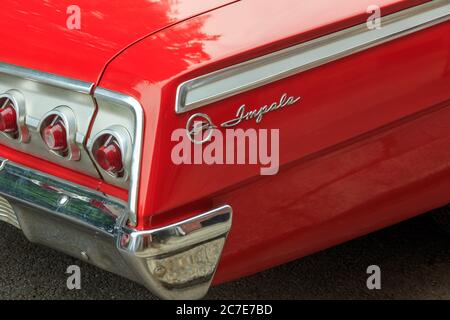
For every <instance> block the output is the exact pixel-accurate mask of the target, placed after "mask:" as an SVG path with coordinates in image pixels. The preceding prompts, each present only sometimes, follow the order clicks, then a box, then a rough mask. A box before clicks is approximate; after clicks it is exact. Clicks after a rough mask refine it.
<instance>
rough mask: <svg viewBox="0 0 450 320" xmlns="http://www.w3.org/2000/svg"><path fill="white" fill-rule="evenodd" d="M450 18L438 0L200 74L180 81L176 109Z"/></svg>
mask: <svg viewBox="0 0 450 320" xmlns="http://www.w3.org/2000/svg"><path fill="white" fill-rule="evenodd" d="M449 18H450V3H449V1H448V0H434V1H431V2H428V3H425V4H423V5H419V6H416V7H413V8H410V9H406V10H403V11H400V12H397V13H394V14H391V15H388V16H384V17H382V28H381V29H374V30H370V29H368V28H367V25H366V23H363V24H360V25H357V26H355V27H352V28H349V29H346V30H343V31H339V32H336V33H333V34H330V35H327V36H324V37H321V38H318V39H315V40H312V41H309V42H306V43H302V44H300V45H297V46H294V47H290V48H287V49H284V50H281V51H278V52H275V53H272V54H269V55H266V56H263V57H260V58H257V59H254V60H250V61H247V62H244V63H241V64H238V65H235V66H231V67H228V68H225V69H222V70H219V71H216V72H213V73H210V74H207V75H203V76H200V77H198V78H195V79H192V80H189V81H186V82H184V83H182V84H181V85H180V86H179V87H178V89H177V95H176V102H175V112H176V113H183V112H187V111H190V110H193V109H196V108H200V107H202V106H205V105H208V104H210V103H213V102H217V101H220V100H223V99H225V98H228V97H231V96H234V95H236V94H239V93H241V92H245V91H248V90H251V89H255V88H257V87H260V86H263V85H266V84H269V83H272V82H275V81H278V80H281V79H283V78H286V77H289V76H292V75H295V74H297V73H300V72H303V71H306V70H309V69H312V68H316V67H319V66H321V65H324V64H326V63H329V62H332V61H335V60H337V59H341V58H344V57H346V56H349V55H351V54H354V53H357V52H360V51H363V50H366V49H369V48H372V47H374V46H377V45H380V44H383V43H385V42H388V41H391V40H394V39H397V38H399V37H402V36H405V35H408V34H410V33H412V32H416V31H419V30H422V29H424V28H428V27H431V26H433V25H436V24H438V23H441V22H444V21H447V20H448V19H449Z"/></svg>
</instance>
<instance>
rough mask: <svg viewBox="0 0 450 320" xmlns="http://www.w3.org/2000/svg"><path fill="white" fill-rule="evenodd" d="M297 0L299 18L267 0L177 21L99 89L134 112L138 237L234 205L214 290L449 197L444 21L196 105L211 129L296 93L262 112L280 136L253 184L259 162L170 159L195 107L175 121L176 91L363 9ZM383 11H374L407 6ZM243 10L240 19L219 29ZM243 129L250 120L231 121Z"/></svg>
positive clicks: (349, 21)
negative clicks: (272, 159) (243, 108)
mask: <svg viewBox="0 0 450 320" xmlns="http://www.w3.org/2000/svg"><path fill="white" fill-rule="evenodd" d="M321 2H323V3H327V1H321ZM283 3H284V4H285V5H286V6H289V5H290V6H291V7H293V8H295V7H296V4H297V5H298V2H297V1H283ZM304 3H308V4H310V6H306V7H304V8H305V11H304V12H303V13H302V14H304V16H305V19H304V20H302V19H299V12H300V10H292V11H289V12H286V10H285V9H280V8H279V3H277V4H274V3H272V2H264V3H260V6H262V7H260V8H259V9H260V10H258V11H257V12H255V10H254V9H255V6H254V5H253V6H252V4H251V2H240V3H236V4H234V5H232V6H228V7H225V8H223V9H221V10H218V11H214V12H212V13H209V14H207V15H203V16H200V17H198V18H195V19H191V20H189V21H186V22H184V23H181V24H178V25H177V26H174V27H173V28H170V29H167V30H165V31H163V32H160V33H158V34H156V35H154V36H152V37H150V38H148V39H146V40H145V41H142V42H140V43H138V44H136V45H135V46H133V47H131V48H129V49H128V50H127V51H126V52H124V53H123V54H122V55H120V56H119V57H117V59H115V60H114V61H113V62H112V63H111V64H110V66H109V67H108V69H107V70H106V73H105V74H104V77H103V78H102V79H101V82H100V86H102V87H106V88H108V89H111V90H116V91H120V92H123V93H125V94H129V95H132V96H134V97H136V98H137V99H138V100H139V101H141V103H142V105H143V106H144V109H145V116H146V118H145V120H146V131H145V139H144V156H143V158H144V161H143V166H142V175H141V179H142V180H141V192H140V201H139V227H140V228H142V229H145V228H149V227H153V226H160V225H163V224H166V223H169V222H174V221H176V220H179V219H180V214H186V215H191V214H193V213H195V212H198V211H201V210H205V209H208V208H211V207H214V206H218V205H221V204H225V203H226V204H230V205H231V206H232V207H233V209H234V223H233V227H232V231H231V234H230V238H229V241H228V243H227V244H226V248H225V252H224V256H223V259H222V263H221V267H220V268H219V271H218V274H217V277H216V282H222V281H226V280H230V279H234V278H236V277H240V276H243V275H247V274H250V273H253V272H256V271H259V270H262V269H264V268H267V267H271V266H273V265H276V264H280V263H284V262H287V261H289V260H292V259H294V258H298V257H300V256H303V255H305V254H309V253H312V252H315V251H317V250H320V249H323V248H326V247H329V246H332V245H335V244H337V243H340V242H342V241H345V240H348V239H351V238H354V237H356V236H359V235H362V234H365V233H368V232H370V231H373V230H375V229H377V228H381V227H384V226H387V225H390V224H393V223H395V222H398V221H400V220H403V219H406V218H408V217H411V216H414V215H416V214H419V213H421V212H425V211H426V210H429V209H431V208H434V207H437V206H440V205H443V204H445V203H448V202H450V194H448V192H446V190H448V187H449V185H450V182H449V168H448V164H449V163H450V152H449V151H448V150H449V147H450V140H449V133H448V126H447V125H446V123H448V120H449V117H450V114H449V113H450V111H449V108H446V106H448V104H449V99H450V23H444V24H441V25H438V26H435V27H432V28H429V29H426V30H424V31H420V32H417V33H415V34H412V35H409V36H406V37H403V38H401V39H399V40H396V41H393V42H390V43H386V44H384V45H381V46H378V47H375V48H372V49H370V50H367V51H365V52H362V53H359V54H355V55H353V56H351V57H347V58H344V59H341V60H339V61H336V62H333V63H329V64H327V65H324V66H322V67H319V68H316V69H313V70H310V71H308V72H304V73H302V74H299V75H296V76H293V77H290V78H288V79H285V80H281V81H278V82H276V83H274V84H271V85H267V86H264V87H262V88H259V89H255V90H252V91H249V92H247V93H244V94H240V95H238V96H235V97H232V98H228V99H226V100H224V101H221V102H217V103H214V104H213V105H210V106H207V107H204V108H202V109H201V112H205V113H207V114H208V115H209V116H211V118H212V119H213V120H214V122H215V123H220V122H222V121H225V120H229V119H231V118H232V117H233V116H234V114H235V112H236V109H237V108H238V107H239V106H240V105H241V104H243V103H246V104H247V105H251V106H255V107H256V106H263V105H264V104H267V103H271V102H273V101H275V100H277V99H278V98H279V97H280V96H281V95H282V94H283V93H285V92H287V93H289V94H290V95H297V96H301V97H302V101H301V103H300V104H299V105H297V106H294V107H292V108H290V109H285V110H282V111H279V112H276V113H273V114H271V115H270V116H267V117H266V119H265V120H264V121H263V122H262V123H261V124H260V125H259V126H258V128H269V129H270V128H279V129H280V150H281V151H280V153H281V158H280V162H281V164H282V168H281V169H280V173H279V174H278V175H276V176H273V177H261V176H260V175H259V166H249V165H241V166H237V165H235V166H226V165H225V166H208V165H195V166H194V165H182V166H176V165H174V164H173V163H172V161H171V158H170V155H171V149H172V148H173V146H174V145H175V143H171V142H170V136H171V133H172V132H173V130H175V129H177V128H183V127H184V126H185V124H186V121H187V119H188V118H189V116H190V115H191V114H193V113H195V112H197V111H193V112H189V113H186V114H182V115H176V114H175V113H174V101H175V90H176V87H177V86H178V85H179V84H180V83H181V82H183V81H185V80H187V79H190V78H193V77H195V76H198V75H201V74H204V73H207V72H211V71H214V70H217V69H220V68H223V67H226V66H229V65H232V64H235V63H238V62H241V61H245V60H247V59H249V58H251V57H256V56H259V55H261V54H263V53H269V52H272V51H274V50H277V49H280V48H284V47H287V46H290V45H292V44H294V43H299V42H301V41H306V40H308V39H311V38H314V37H317V36H318V35H321V34H326V33H329V32H330V31H332V30H333V31H337V30H339V29H342V28H343V27H348V26H351V25H354V24H355V23H360V22H364V21H365V15H364V12H365V9H366V7H367V5H368V4H371V3H370V1H368V2H365V1H357V2H356V1H355V2H353V1H349V2H346V5H342V6H339V10H338V11H335V12H333V13H329V14H330V15H329V16H327V13H326V12H325V13H324V12H323V11H320V12H321V13H322V15H320V14H319V12H318V11H317V12H316V11H314V10H318V9H317V7H315V6H314V5H313V2H312V1H311V2H309V1H305V2H304ZM314 3H315V4H316V5H317V6H320V5H319V4H318V3H317V2H314ZM356 3H357V4H356ZM384 4H385V5H386V7H385V8H384V10H383V12H384V13H386V12H389V10H398V9H399V8H400V6H402V5H403V6H406V5H411V4H413V2H393V1H388V2H385V3H384ZM328 5H330V3H328ZM286 6H281V7H286ZM322 8H323V7H322ZM308 9H309V10H308ZM250 12H251V13H252V15H251V16H252V18H251V19H246V20H245V21H242V22H241V23H236V24H231V25H230V24H229V21H232V20H233V19H235V17H236V16H241V15H247V14H248V16H250ZM294 13H295V14H294ZM300 21H301V22H300ZM226 24H228V25H226ZM225 25H226V26H225ZM325 26H326V28H325ZM174 48H175V49H176V50H175V49H174ZM143 52H152V57H153V59H149V60H147V62H146V63H143V64H139V65H137V64H136V63H135V61H139V60H142V54H143ZM161 61H164V62H165V63H164V67H161ZM199 110H200V109H199ZM251 127H254V123H252V122H248V123H244V124H242V125H240V128H243V129H246V128H251ZM148 159H152V161H151V162H150V161H147V160H148Z"/></svg>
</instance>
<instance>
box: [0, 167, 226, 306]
mask: <svg viewBox="0 0 450 320" xmlns="http://www.w3.org/2000/svg"><path fill="white" fill-rule="evenodd" d="M0 195H1V196H0V220H1V221H5V222H7V223H10V224H12V225H14V226H15V227H17V228H19V229H21V230H22V231H23V233H24V234H25V236H26V237H27V238H28V239H29V240H30V241H32V242H35V243H39V244H42V245H45V246H48V247H51V248H54V249H57V250H59V251H62V252H64V253H66V254H69V255H71V256H74V257H76V258H79V259H82V260H85V261H88V262H89V263H92V264H94V265H96V266H98V267H100V268H102V269H105V270H107V271H110V272H113V273H116V274H119V275H121V276H124V277H127V278H129V279H131V280H133V281H136V282H138V283H141V284H142V285H144V286H146V287H147V288H148V289H149V290H150V291H151V292H153V293H154V294H155V295H157V296H159V297H160V298H165V299H198V298H202V297H203V296H204V295H205V294H206V292H207V291H208V289H209V286H210V284H211V281H212V278H213V276H214V272H215V270H216V268H217V265H218V263H219V260H220V256H221V253H222V249H223V246H224V243H225V240H226V237H227V234H228V231H229V229H230V227H231V219H232V209H231V207H230V206H227V205H225V206H221V207H219V208H216V209H213V210H211V211H209V212H206V213H203V214H200V215H197V216H195V217H193V218H191V219H188V220H184V221H181V222H179V223H176V224H173V225H169V226H164V227H162V228H158V229H154V230H146V231H137V230H134V229H131V228H128V227H127V226H126V224H125V223H126V221H127V218H128V212H127V211H128V210H127V204H126V203H123V202H121V201H118V200H116V199H112V198H109V197H107V196H105V195H104V194H101V193H99V192H96V191H94V190H90V189H87V188H83V187H80V186H77V185H74V184H71V183H69V182H66V181H63V180H60V179H57V178H54V177H51V176H48V175H46V174H43V173H40V172H37V171H34V170H30V169H29V168H26V167H23V166H20V165H18V164H15V163H13V162H11V161H8V160H5V159H1V158H0ZM0 241H1V239H0Z"/></svg>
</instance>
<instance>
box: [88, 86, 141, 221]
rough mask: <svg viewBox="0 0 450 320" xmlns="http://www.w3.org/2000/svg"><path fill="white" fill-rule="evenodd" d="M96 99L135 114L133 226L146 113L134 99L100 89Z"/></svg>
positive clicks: (132, 183) (130, 192)
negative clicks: (119, 106) (129, 110)
mask: <svg viewBox="0 0 450 320" xmlns="http://www.w3.org/2000/svg"><path fill="white" fill-rule="evenodd" d="M94 98H96V99H97V98H101V99H104V100H109V101H111V102H113V103H118V104H121V105H123V106H124V107H127V108H130V109H131V111H133V113H134V116H135V117H134V121H135V124H134V132H135V134H134V139H133V150H132V155H131V159H132V160H131V169H130V170H131V172H130V188H129V195H128V198H129V200H128V206H129V219H130V223H131V225H132V226H136V224H137V212H138V197H139V173H140V168H141V161H142V159H141V156H142V141H143V131H144V111H143V109H142V106H141V104H140V103H139V102H138V101H137V100H136V99H134V98H133V97H130V96H126V95H123V94H120V93H117V92H114V91H110V90H107V89H103V88H101V87H98V88H96V89H95V92H94Z"/></svg>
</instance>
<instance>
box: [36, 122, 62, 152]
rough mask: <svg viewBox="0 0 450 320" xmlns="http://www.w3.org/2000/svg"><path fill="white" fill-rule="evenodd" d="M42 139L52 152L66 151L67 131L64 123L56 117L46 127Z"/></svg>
mask: <svg viewBox="0 0 450 320" xmlns="http://www.w3.org/2000/svg"><path fill="white" fill-rule="evenodd" d="M42 138H43V139H44V142H45V144H46V145H47V147H48V148H49V149H50V150H53V151H64V150H66V149H67V129H66V126H65V124H64V121H63V120H62V119H61V118H59V117H57V116H55V117H54V119H52V120H51V122H50V123H49V124H48V125H47V126H46V127H44V129H43V132H42Z"/></svg>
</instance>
